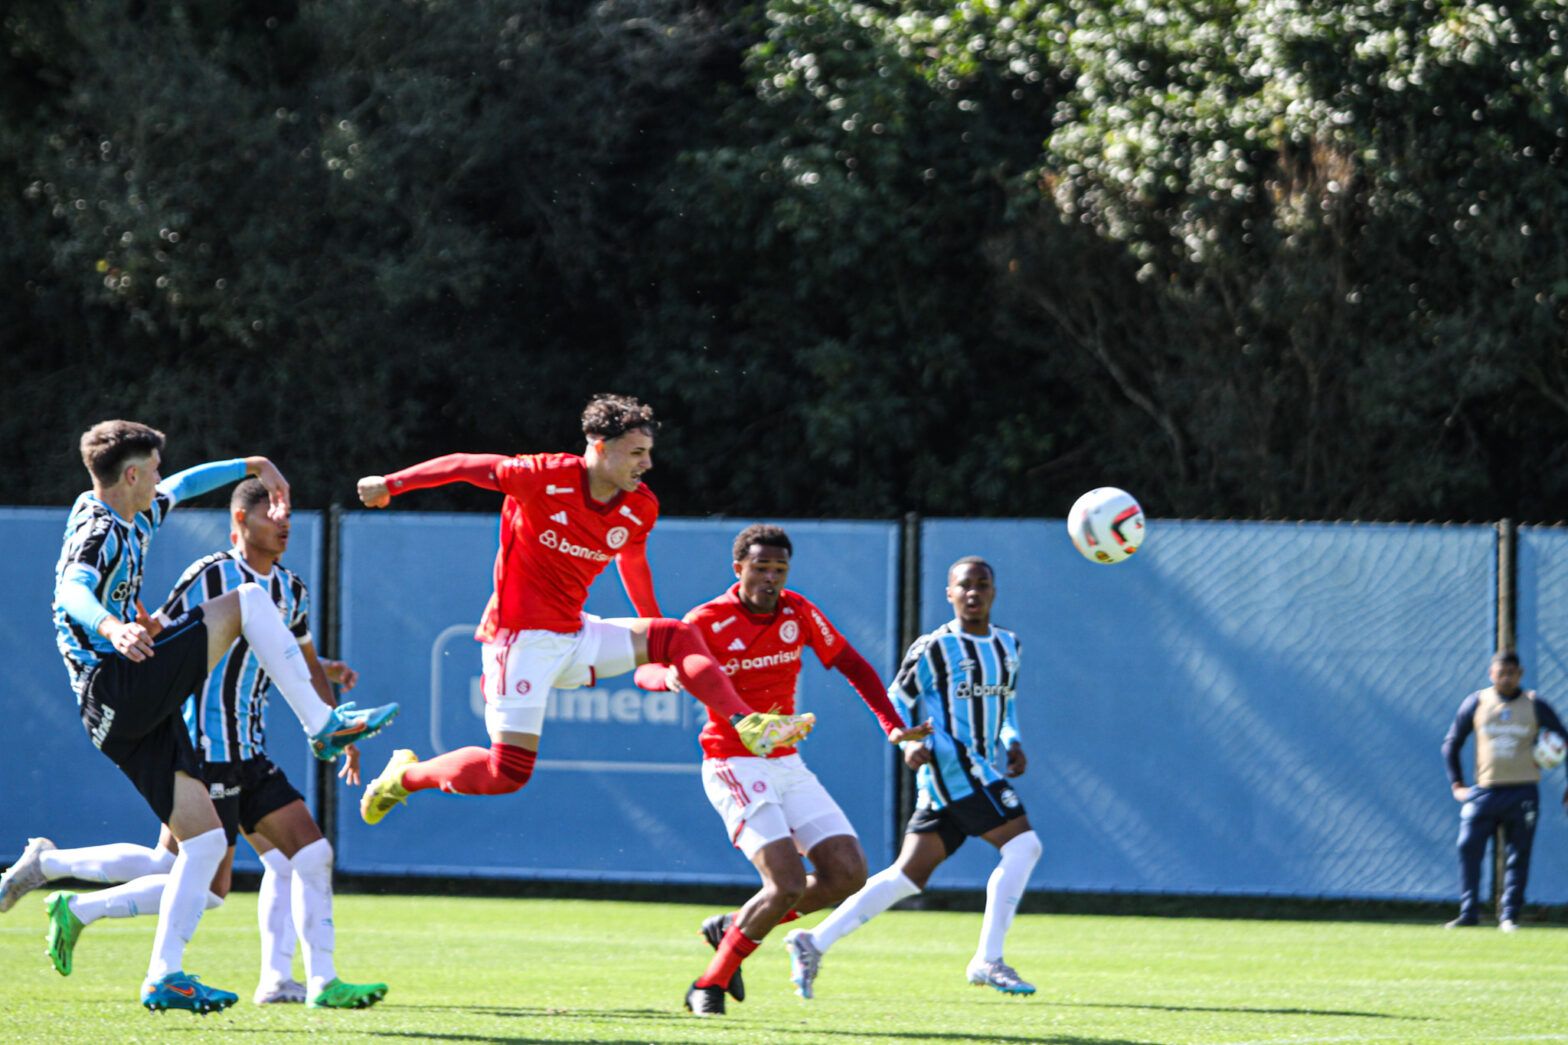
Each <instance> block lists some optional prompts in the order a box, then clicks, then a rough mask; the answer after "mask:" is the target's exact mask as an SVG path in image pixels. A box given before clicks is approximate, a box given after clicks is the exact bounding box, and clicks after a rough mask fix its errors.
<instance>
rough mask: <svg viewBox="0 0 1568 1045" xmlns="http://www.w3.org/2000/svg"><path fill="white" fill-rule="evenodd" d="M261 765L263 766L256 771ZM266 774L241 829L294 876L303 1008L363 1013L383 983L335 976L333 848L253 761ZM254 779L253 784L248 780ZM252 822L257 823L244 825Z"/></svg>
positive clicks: (274, 777) (281, 781) (280, 779)
mask: <svg viewBox="0 0 1568 1045" xmlns="http://www.w3.org/2000/svg"><path fill="white" fill-rule="evenodd" d="M259 763H265V765H264V766H259V767H258V766H257V764H259ZM250 765H252V766H253V767H256V768H253V770H252V772H256V773H265V776H264V777H262V778H261V779H260V780H258V781H256V782H255V783H254V784H253V786H252V787H251V788H248V789H247V792H248V794H249V796H250V797H249V799H248V802H247V805H246V809H245V816H244V818H243V819H242V824H244V826H246V827H247V828H248V831H249V833H251V834H255V835H258V836H260V837H261V838H264V839H266V840H267V841H268V842H271V843H272V844H273V845H274V846H276V847H277V851H278V852H280V853H282V854H283V855H284V856H285V857H287V858H288V861H289V864H290V866H291V868H292V870H293V874H292V876H291V877H292V882H291V885H292V887H293V891H292V897H291V910H292V913H293V916H294V931H295V933H296V934H298V936H299V939H300V942H301V943H302V944H303V945H304V950H305V979H306V987H307V992H308V1003H309V1004H310V1005H311V1006H312V1007H314V1008H332V1009H362V1008H366V1007H368V1006H371V1005H374V1004H375V1003H376V1002H378V1001H380V1000H381V999H382V998H384V997H386V993H387V985H386V984H384V983H370V984H354V983H344V982H343V981H342V980H341V979H339V978H338V972H337V960H336V950H337V930H336V928H335V926H334V925H333V921H332V859H333V857H332V843H330V842H328V841H327V840H326V838H325V837H323V836H322V834H321V828H319V827H318V826H316V821H315V820H314V819H313V818H312V817H311V815H310V811H309V810H308V809H306V808H305V802H304V799H303V798H301V797H300V795H299V792H298V791H296V790H294V788H293V786H292V785H290V784H289V783H288V781H287V778H285V777H284V776H283V774H282V773H281V772H279V771H278V770H277V768H276V767H275V766H272V764H271V763H270V762H267V761H266V760H265V759H253V760H252V763H250ZM253 779H254V778H253ZM251 817H255V818H256V819H255V820H254V821H253V822H249V823H246V821H249V820H250V818H251Z"/></svg>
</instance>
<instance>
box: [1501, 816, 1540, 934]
mask: <svg viewBox="0 0 1568 1045" xmlns="http://www.w3.org/2000/svg"><path fill="white" fill-rule="evenodd" d="M1518 790H1519V792H1520V794H1519V795H1518V796H1517V798H1516V800H1515V801H1513V802H1511V803H1510V805H1509V807H1508V809H1507V811H1506V812H1505V813H1504V814H1503V816H1502V818H1501V820H1502V826H1503V853H1504V856H1503V895H1502V909H1501V910H1500V911H1498V913H1497V925H1498V928H1500V929H1502V930H1503V931H1504V932H1513V931H1514V930H1515V929H1517V928H1519V915H1520V914H1521V913H1523V911H1524V891H1525V887H1526V886H1527V885H1528V884H1529V881H1530V851H1531V849H1532V847H1533V846H1534V844H1535V821H1536V816H1537V812H1538V809H1537V806H1538V804H1539V796H1538V794H1537V791H1536V788H1535V787H1534V786H1533V785H1531V786H1529V787H1523V788H1519V789H1518ZM1510 797H1514V796H1510Z"/></svg>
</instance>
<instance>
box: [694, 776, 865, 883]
mask: <svg viewBox="0 0 1568 1045" xmlns="http://www.w3.org/2000/svg"><path fill="white" fill-rule="evenodd" d="M702 786H703V789H704V790H705V791H707V793H708V801H709V802H710V803H712V804H713V808H714V810H716V811H717V812H718V814H719V816H721V817H723V818H724V829H725V830H726V831H728V832H729V836H730V841H731V842H733V843H734V844H735V848H737V849H739V850H740V851H741V852H742V853H744V854H745V855H746V859H748V860H750V859H751V858H752V857H753V856H755V855H756V854H757V850H759V849H761V848H762V847H763V846H765V845H768V844H770V843H772V842H777V841H778V840H779V839H781V838H793V839H794V840H795V848H796V849H797V850H799V851H800V852H801V853H809V852H810V851H811V850H812V849H813V848H815V847H816V844H817V843H818V842H820V841H822V840H823V839H824V838H831V837H832V836H834V835H849V836H850V837H851V838H854V837H856V835H855V829H854V827H852V826H851V825H850V822H849V818H848V817H847V816H845V815H844V811H843V810H842V809H840V808H839V807H838V803H837V802H835V801H833V796H832V795H830V794H828V792H827V788H825V787H823V786H822V783H821V781H819V780H818V779H817V775H816V774H815V773H813V772H812V771H811V770H809V769H807V768H806V763H805V762H804V761H803V760H802V759H801V757H800V756H799V755H784V756H782V757H780V758H705V759H703V760H702Z"/></svg>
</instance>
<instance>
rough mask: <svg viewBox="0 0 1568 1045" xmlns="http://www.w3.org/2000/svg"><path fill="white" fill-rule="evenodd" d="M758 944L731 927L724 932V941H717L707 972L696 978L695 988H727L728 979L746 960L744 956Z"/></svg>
mask: <svg viewBox="0 0 1568 1045" xmlns="http://www.w3.org/2000/svg"><path fill="white" fill-rule="evenodd" d="M759 942H760V941H757V940H753V939H751V938H749V937H747V936H746V935H744V934H743V933H742V932H741V931H740V930H739V929H737V928H736V927H735V926H733V925H731V926H730V927H729V928H728V929H727V930H725V933H724V939H722V940H720V941H719V949H718V951H717V952H716V953H715V954H714V955H713V961H711V962H709V963H708V970H707V971H706V972H704V973H703V974H702V975H701V976H699V977H698V978H697V983H696V986H698V987H728V986H729V985H730V977H731V976H734V975H735V970H736V969H738V968H740V963H741V962H743V961H745V960H746V955H748V954H750V953H751V952H752V951H754V950H756V949H757V944H758V943H759Z"/></svg>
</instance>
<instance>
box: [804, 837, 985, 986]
mask: <svg viewBox="0 0 1568 1045" xmlns="http://www.w3.org/2000/svg"><path fill="white" fill-rule="evenodd" d="M917 821H918V822H919V824H918V826H920V827H921V828H922V830H920V831H918V832H917V831H916V826H917ZM939 825H940V821H938V820H936V819H930V820H929V822H926V821H922V820H921V812H920V811H919V810H917V811H916V814H915V819H912V820H911V821H910V827H909V829H908V830H907V831H906V832H905V834H904V843H903V846H902V848H901V849H900V850H899V854H898V859H897V860H895V861H894V862H893V864H892V865H891V866H889V867H886V868H883V869H882V870H881V871H878V872H877V873H876V874H874V875H872V876H871V877H870V878H868V879H866V883H865V884H864V885H863V886H861V887H860V889H859V890H858V891H856V892H855V894H854V895H852V896H850V897H849V898H848V899H846V900H845V901H844V902H843V903H841V904H839V905H838V907H837V908H835V909H834V911H833V912H832V913H831V914H829V915H828V916H827V917H826V918H824V919H823V920H822V921H821V922H820V923H819V924H818V925H817V926H816V927H815V928H813V929H811V930H809V931H807V930H797V931H795V932H792V933H790V934H789V935H788V936H786V937H784V946H785V949H786V950H788V951H789V962H790V981H791V982H792V983H794V985H795V992H796V993H797V994H799V995H800V996H801V997H802V998H810V997H812V995H813V994H814V992H815V986H814V985H815V982H816V978H817V973H818V972H819V971H820V969H821V965H822V956H823V955H824V954H826V953H827V951H828V949H829V948H830V947H832V946H833V945H834V944H835V943H837V942H838V941H839V940H841V939H843V938H844V937H845V936H848V935H849V934H850V933H852V932H854V931H855V930H856V929H858V928H860V927H861V926H862V925H864V924H866V923H867V922H869V921H870V920H871V919H873V918H875V917H876V916H877V915H879V914H881V913H882V912H883V911H885V910H887V909H888V908H889V907H892V906H893V905H894V904H896V903H898V901H900V900H903V899H905V898H906V897H910V896H914V895H915V894H916V893H918V892H920V891H921V890H922V889H924V888H925V884H926V882H927V881H929V880H930V878H931V873H932V872H933V871H935V870H936V869H937V867H938V866H939V865H940V864H941V863H942V861H943V860H946V859H947V857H948V856H949V855H950V854H951V853H952V852H953V851H954V850H956V849H957V848H958V847H959V846H960V845H962V844H963V841H964V836H963V834H962V832H959V831H957V830H954V829H951V828H949V829H948V830H946V831H941V830H939Z"/></svg>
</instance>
